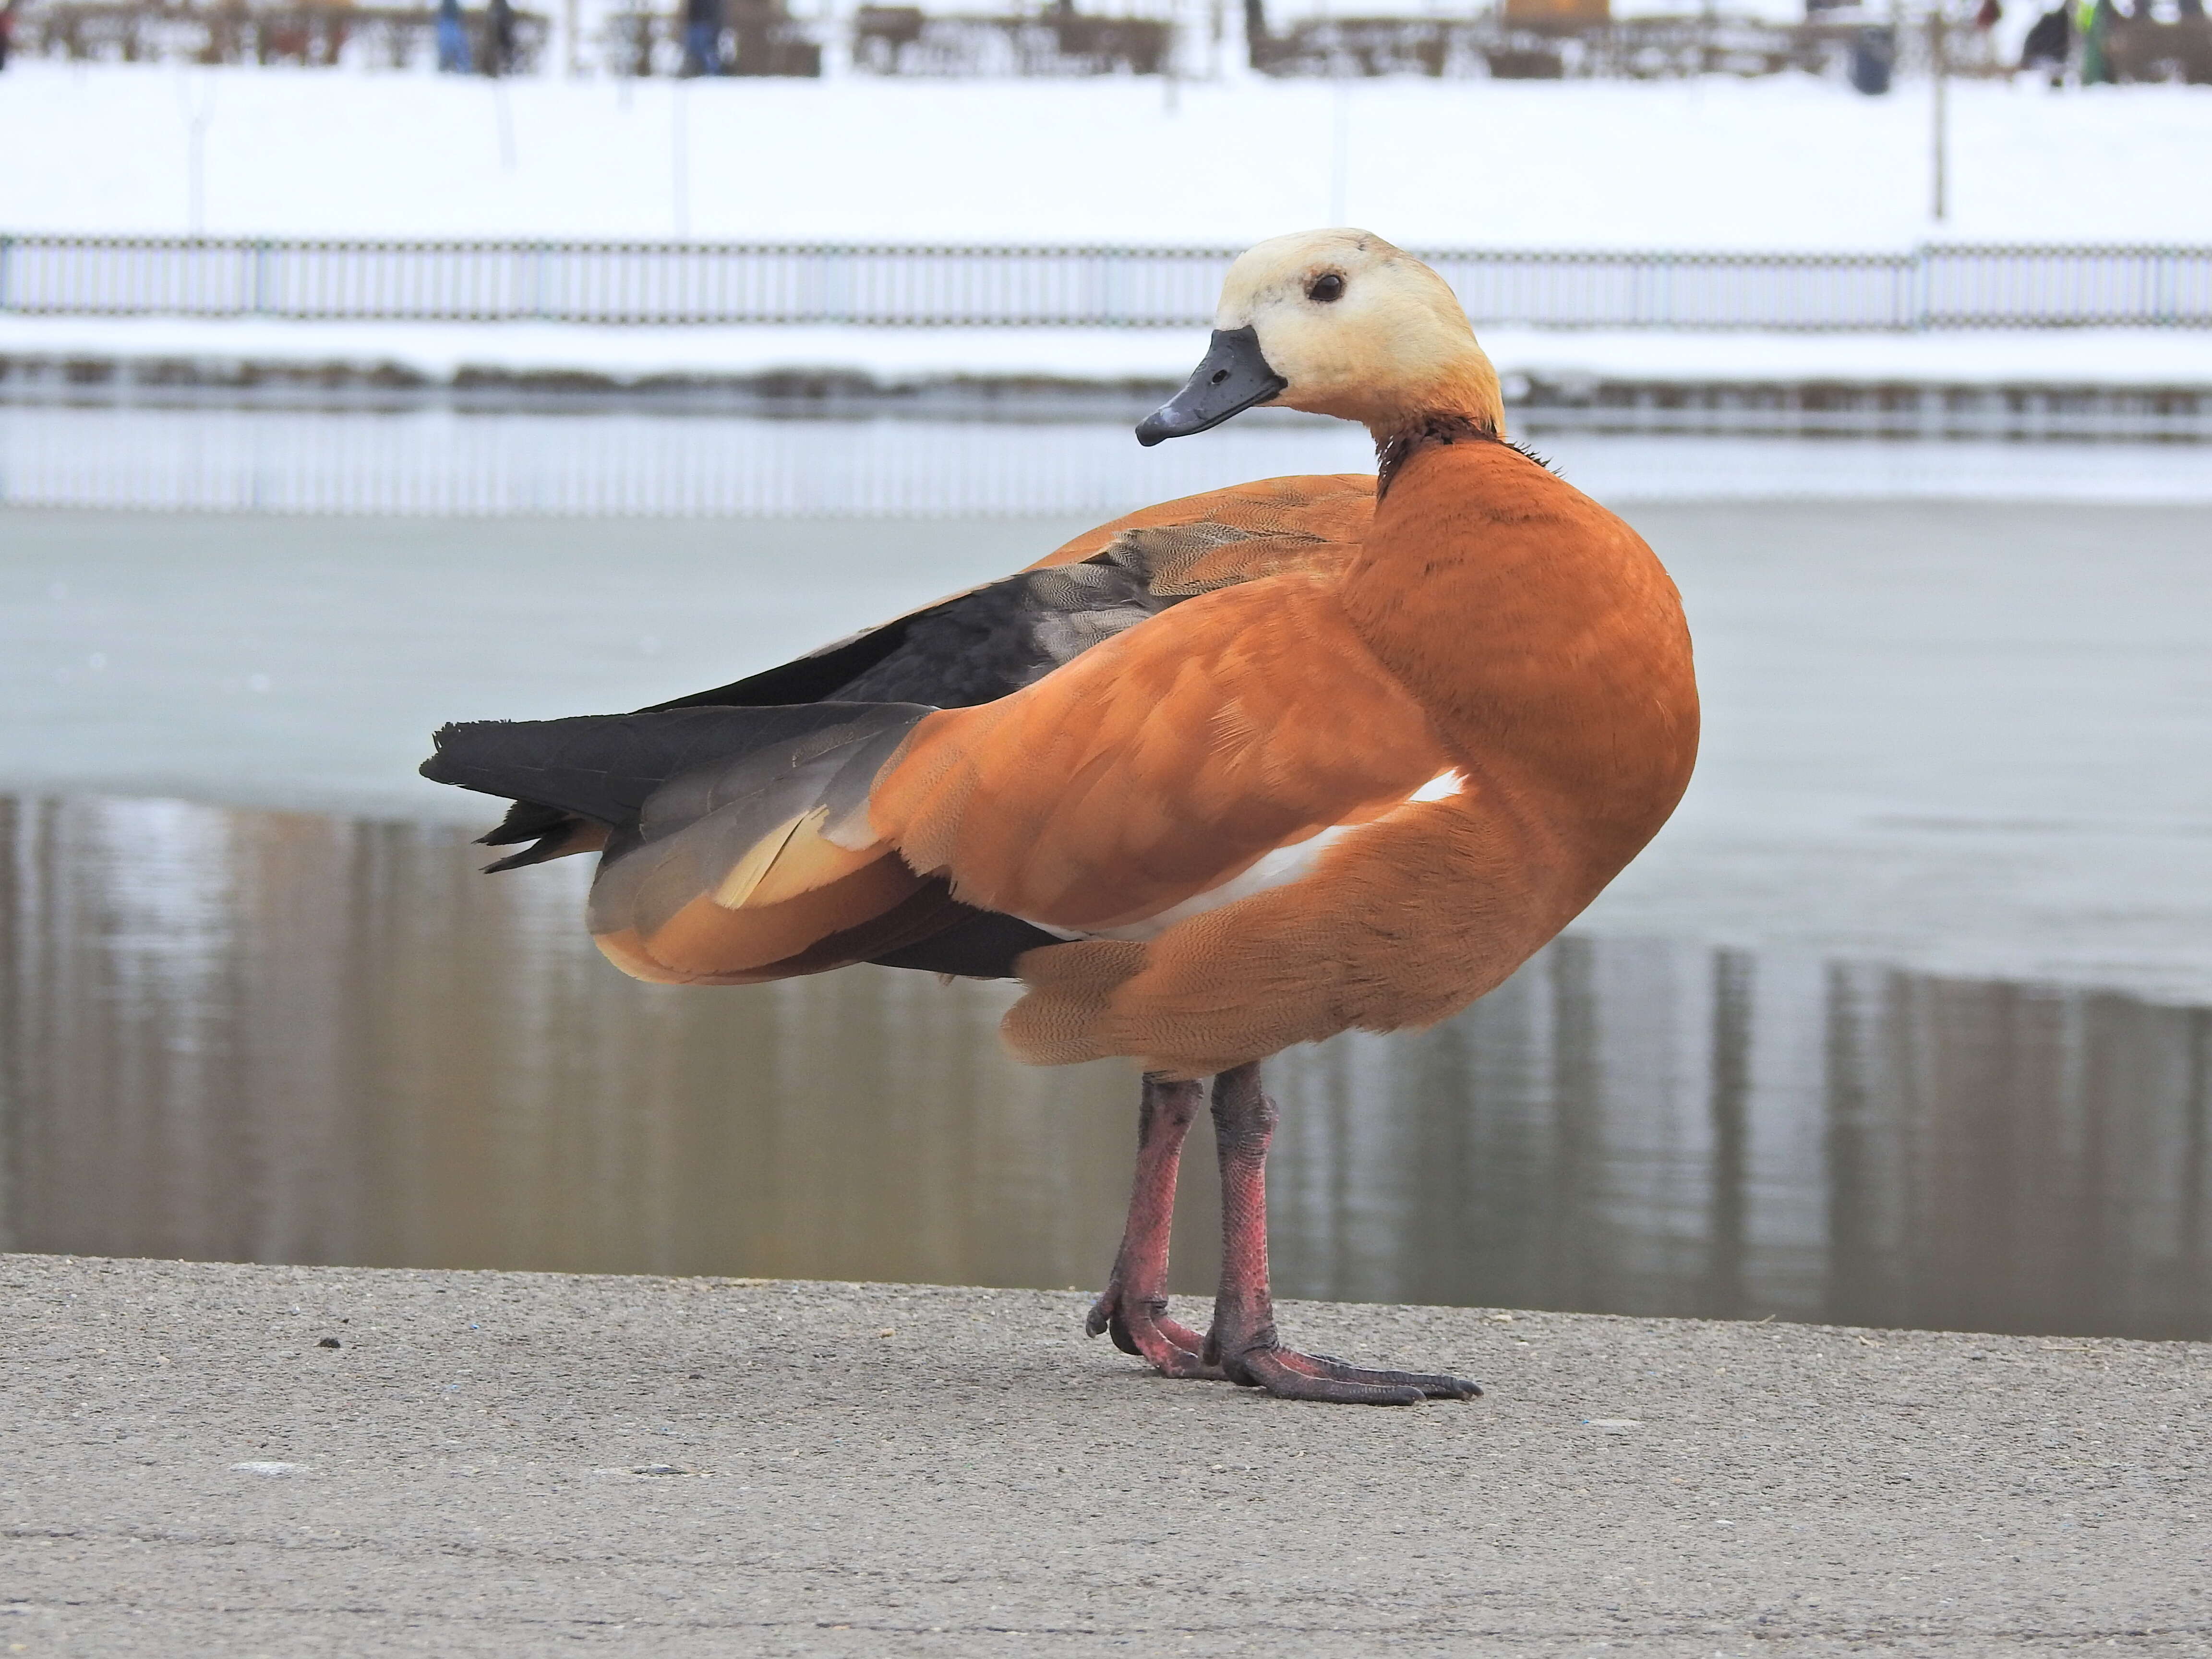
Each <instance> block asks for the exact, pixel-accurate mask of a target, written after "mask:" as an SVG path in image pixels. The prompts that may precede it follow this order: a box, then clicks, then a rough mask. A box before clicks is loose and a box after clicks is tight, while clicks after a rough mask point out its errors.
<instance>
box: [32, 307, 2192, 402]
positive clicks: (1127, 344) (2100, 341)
mask: <svg viewBox="0 0 2212 1659" xmlns="http://www.w3.org/2000/svg"><path fill="white" fill-rule="evenodd" d="M1482 341H1483V344H1484V346H1485V347H1486V349H1488V350H1489V352H1490V355H1491V356H1492V359H1493V360H1494V361H1495V362H1497V364H1498V369H1499V371H1500V373H1502V374H1505V375H1507V376H1509V377H1510V376H1511V375H1514V374H1525V375H1528V376H1530V377H1532V378H1535V379H1539V380H1549V381H1559V380H1571V379H1575V378H1579V377H1587V378H1590V379H1595V380H1640V381H1648V380H1660V381H1667V380H1672V381H1700V382H1702V381H1715V380H1717V381H1743V382H1764V381H1778V382H1784V383H1795V382H1797V381H1803V380H1833V381H1844V382H1852V383H1880V382H1905V383H1912V384H1954V385H1996V384H2014V385H2020V384H2025V385H2045V386H2050V385H2060V386H2212V331H2195V332H2190V331H2159V330H2154V329H2081V330H2064V329H2043V330H2020V331H2003V330H1992V331H1987V332H1980V331H1976V332H1960V333H1955V334H1873V335H1802V334H1760V333H1751V332H1741V333H1738V332H1729V333H1695V332H1689V331H1682V332H1631V331H1590V332H1582V331H1575V332H1556V333H1547V332H1545V331H1541V330H1536V329H1526V328H1517V329H1516V328H1497V329H1485V330H1483V331H1482ZM1204 344H1205V341H1204V338H1203V336H1202V334H1201V332H1200V331H1197V330H1178V329H1157V330H1155V329H1080V328H1035V329H1024V328H967V329H954V328H946V329H899V328H876V329H870V328H769V327H761V328H698V329H676V328H586V327H569V326H563V325H557V324H545V323H503V324H422V323H416V324H389V323H286V322H273V321H265V320H261V319H250V320H240V321H235V322H228V321H201V320H197V319H167V318H129V319H109V318H85V317H8V316H4V315H0V355H6V356H36V357H70V356H82V357H90V358H95V359H103V360H104V359H113V358H121V359H148V358H181V359H189V360H197V361H207V362H258V363H345V364H349V365H354V366H358V367H373V366H375V365H380V364H387V363H388V364H392V365H394V366H397V367H400V368H407V369H410V370H412V371H414V372H415V373H416V374H421V375H422V376H424V377H426V378H428V379H429V380H450V379H451V378H452V377H453V374H455V373H456V372H457V371H458V370H460V369H463V368H489V369H500V370H505V371H509V372H515V373H527V372H532V371H537V370H556V369H566V370H581V371H584V372H586V373H592V374H606V375H611V376H613V377H615V378H617V379H624V378H632V377H636V378H642V377H645V376H648V375H659V374H696V375H731V376H738V375H749V374H764V373H768V372H769V371H773V370H777V369H794V368H796V369H817V370H833V371H845V372H849V373H853V374H861V375H865V376H866V377H868V378H870V379H872V380H876V381H878V382H879V383H882V384H885V385H898V384H902V383H909V382H914V381H918V380H933V379H939V378H943V377H950V376H991V377H1006V378H1021V377H1028V376H1036V377H1043V378H1051V379H1061V378H1065V379H1070V380H1124V379H1141V380H1182V377H1183V376H1184V375H1186V374H1188V373H1189V372H1190V369H1191V367H1192V365H1193V364H1194V363H1195V362H1197V360H1198V357H1199V356H1200V352H1201V351H1202V349H1204Z"/></svg>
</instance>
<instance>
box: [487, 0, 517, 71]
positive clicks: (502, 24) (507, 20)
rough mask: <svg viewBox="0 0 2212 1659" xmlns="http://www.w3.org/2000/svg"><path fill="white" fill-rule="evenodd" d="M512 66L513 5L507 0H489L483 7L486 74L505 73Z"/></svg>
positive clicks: (511, 68)
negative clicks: (487, 4)
mask: <svg viewBox="0 0 2212 1659" xmlns="http://www.w3.org/2000/svg"><path fill="white" fill-rule="evenodd" d="M513 67H514V7H513V5H512V4H511V3H509V0H491V3H490V4H489V6H487V7H486V8H485V9H484V61H483V72H484V73H485V74H486V75H493V76H498V75H505V74H507V72H508V71H509V70H513Z"/></svg>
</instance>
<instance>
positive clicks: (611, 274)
mask: <svg viewBox="0 0 2212 1659" xmlns="http://www.w3.org/2000/svg"><path fill="white" fill-rule="evenodd" d="M1234 257H1235V254H1234V252H1233V251H1232V250H1225V249H1215V248H1160V247H1153V248H1146V247H929V246H908V247H897V246H860V245H853V246H826V245H825V246H797V245H790V244H746V243H689V242H520V241H337V240H308V239H292V238H216V237H165V236H47V235H27V236H0V312H9V313H16V314H18V315H27V316H106V317H140V316H171V317H209V318H237V317H269V318H277V319H289V320H295V321H332V322H339V321H343V322H370V321H386V322H515V321H528V320H542V321H550V322H563V323H597V324H658V325H706V324H714V325H732V324H810V323H811V324H848V325H864V326H870V327H1040V326H1042V327H1093V328H1101V327H1103V328H1189V327H1202V326H1204V325H1206V324H1207V323H1208V322H1209V321H1210V319H1211V318H1212V312H1213V305H1214V298H1215V295H1217V294H1218V292H1219V289H1220V284H1221V278H1222V275H1223V273H1224V272H1225V270H1227V269H1228V266H1229V263H1230V261H1231V259H1232V258H1234ZM1422 257H1424V258H1426V259H1428V260H1429V261H1430V262H1431V264H1434V265H1435V266H1436V267H1437V270H1440V271H1441V272H1442V273H1443V276H1444V277H1445V278H1446V280H1447V281H1449V283H1451V284H1452V286H1453V287H1454V289H1456V290H1457V292H1458V294H1459V296H1460V299H1461V301H1462V303H1463V304H1464V305H1465V306H1466V307H1467V309H1468V315H1470V316H1471V317H1473V318H1474V319H1475V321H1477V322H1478V323H1486V324H1522V325H1530V326H1536V327H1545V328H1698V329H1789V330H1801V331H1804V330H1911V329H1922V328H2074V327H2088V326H2104V327H2112V326H2124V327H2154V328H2212V247H2197V248H2189V247H2163V248H2161V247H1970V246H1925V247H1921V248H1917V249H1915V250H1913V251H1911V252H1902V253H1771V254H1770V253H1674V252H1494V251H1481V250H1469V249H1457V250H1454V249H1443V250H1431V251H1426V252H1424V253H1423V256H1422Z"/></svg>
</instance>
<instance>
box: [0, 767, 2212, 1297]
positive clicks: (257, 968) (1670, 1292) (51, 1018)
mask: <svg viewBox="0 0 2212 1659" xmlns="http://www.w3.org/2000/svg"><path fill="white" fill-rule="evenodd" d="M478 856H479V854H477V851H476V849H474V848H468V847H466V846H465V845H464V844H463V843H462V842H461V840H460V837H459V834H458V833H457V832H454V831H451V830H447V829H440V828H432V827H422V826H416V825H407V824H392V823H357V822H349V821H345V820H341V819H335V818H330V817H314V816H308V815H291V814H283V813H271V812H258V811H235V810H228V809H221V808H213V807H204V806H193V805H181V804H176V803H160V802H143V801H118V802H104V801H73V802H16V803H14V804H12V805H10V806H9V809H8V810H7V811H6V812H5V813H4V814H0V870H4V871H5V872H7V876H6V886H5V887H4V889H0V907H4V908H0V921H4V923H5V929H4V940H5V943H4V945H0V996H4V1001H5V1006H6V1010H7V1024H6V1027H5V1037H6V1044H5V1050H4V1052H5V1056H6V1058H5V1060H4V1064H0V1247H4V1248H12V1249H34V1250H63V1251H82V1252H88V1253H95V1254H104V1255H163V1256H185V1257H204V1258H217V1259H226V1260H256V1261H306V1262H354V1263H367V1264H371V1265H391V1266H403V1265H404V1266H417V1267H514V1268H550V1269H573V1270H586V1271H593V1272H656V1273H733V1274H762V1275H782V1274H802V1275H809V1276H822V1277H830V1278H851V1279H931V1280H939V1281H944V1282H951V1283H983V1284H1000V1285H1053V1286H1059V1285H1091V1284H1092V1283H1093V1282H1095V1281H1096V1280H1097V1278H1098V1276H1099V1275H1100V1274H1101V1273H1103V1271H1104V1269H1105V1267H1106V1266H1107V1264H1108V1263H1109V1261H1110V1260H1111V1257H1112V1254H1113V1249H1114V1243H1115V1238H1116V1237H1117V1236H1118V1232H1119V1228H1120V1219H1121V1201H1122V1200H1123V1197H1124V1196H1125V1193H1126V1182H1127V1175H1128V1168H1129V1160H1130V1157H1131V1154H1132V1152H1133V1120H1134V1105H1135V1093H1136V1091H1135V1084H1134V1080H1133V1078H1132V1076H1131V1075H1130V1074H1129V1073H1127V1071H1126V1070H1125V1069H1124V1068H1122V1067H1121V1066H1119V1065H1115V1064H1100V1065H1094V1066H1082V1067H1076V1068H1072V1069H1066V1070H1057V1071H1048V1072H1042V1071H1032V1070H1027V1069H1024V1068H1022V1067H1019V1066H1014V1065H1012V1064H1011V1063H1009V1062H1008V1061H1006V1060H1005V1059H1003V1057H1001V1056H1000V1054H999V1053H998V1052H997V1049H996V1045H995V1043H994V1041H993V1036H992V1028H993V1026H994V1023H995V1021H996V1019H997V1018H998V1016H999V1014H1000V1012H1002V1011H1003V1009H1004V1008H1005V1006H1006V1003H1007V1001H1008V1000H1009V996H1010V992H1009V990H1008V988H1007V987H1001V986H996V985H975V984H963V985H956V986H951V987H945V986H940V985H939V984H938V983H937V982H936V981H934V980H933V978H931V977H930V976H928V975H915V974H901V973H898V972H896V971H894V970H891V969H850V970H848V971H846V972H843V973H840V974H836V975H827V976H823V977H821V978H817V979H806V980H797V981H787V982H784V983H781V984H777V985H770V986H759V987H743V988H734V989H675V988H671V987H654V986H645V985H640V984H637V983H635V981H629V980H627V979H625V978H623V976H622V975H619V974H617V972H616V971H615V970H614V969H611V968H610V967H608V966H606V965H605V963H602V962H601V961H600V960H599V957H598V956H597V954H596V953H595V952H594V951H592V948H591V946H590V945H589V944H588V942H587V941H586V940H585V939H583V938H582V937H581V935H580V931H579V930H578V928H577V926H576V920H575V918H576V910H577V906H578V903H579V900H580V879H579V877H580V874H581V873H582V872H580V870H579V869H578V868H577V867H576V866H575V865H574V864H569V865H556V866H548V867H546V868H543V869H538V870H533V871H529V872H522V873H521V874H520V876H519V877H517V878H507V879H503V880H498V881H491V880H485V879H483V878H479V877H477V875H475V874H474V873H473V868H474V865H475V863H476V862H477V858H478ZM1271 1070H1272V1077H1273V1086H1274V1088H1275V1089H1276V1091H1277V1092H1278V1093H1279V1096H1280V1097H1281V1099H1282V1102H1283V1106H1284V1123H1283V1129H1282V1132H1281V1135H1280V1139H1279V1142H1278V1153H1277V1156H1276V1158H1275V1160H1274V1163H1273V1167H1272V1176H1271V1179H1272V1182H1273V1193H1274V1211H1273V1223H1274V1248H1275V1254H1276V1258H1277V1272H1278V1284H1279V1288H1280V1289H1281V1290H1282V1291H1284V1292H1285V1293H1286V1294H1297V1295H1310V1296H1328V1297H1351V1298H1358V1299H1380V1300H1413V1301H1424V1302H1443V1303H1456V1304H1504V1305H1507V1306H1528V1307H1547V1308H1575V1309H1586V1310H1601V1311H1610V1312H1621V1313H1655V1314H1700V1315H1711V1316H1722V1317H1731V1318H1741V1317H1750V1318H1757V1317H1760V1316H1765V1315H1769V1314H1773V1315H1779V1316H1784V1317H1788V1318H1813V1319H1828V1320H1840V1321H1844V1322H1857V1323H1869V1324H1877V1325H1929V1326H1940V1327H1947V1328H1969V1329H1983V1330H2010V1331H2062V1332H2074V1333H2080V1334H2125V1335H2134V1336H2195V1337H2200V1338H2202V1337H2206V1336H2212V1273H2208V1271H2207V1270H2208V1268H2212V1260H2208V1252H2212V1009H2208V1008H2204V1007H2197V1006H2159V1005H2154V1004H2150V1003H2147V1002H2145V1001H2142V1000H2139V999H2136V998H2133V997H2130V996H2127V995H2124V994H2118V993H2113V992H2093V991H2069V990H2061V989H2056V988H2052V987H2038V986H2034V985H2026V984H2020V983H2015V982H2008V981H2000V980H1986V979H1960V978H1947V977H1941V976H1936V975H1923V974H1914V973H1909V972H1904V971H1900V970H1898V969H1890V968H1885V967H1882V966H1881V965H1878V964H1872V963H1850V962H1838V961H1833V960H1823V959H1821V958H1820V957H1814V956H1803V955H1794V954H1790V953H1787V952H1773V953H1768V954H1757V955H1755V954H1753V953H1749V952H1745V951H1731V950H1725V949H1722V950H1715V949H1711V948H1707V947H1702V946H1697V945H1682V944H1667V943H1659V942H1653V941H1646V940H1632V939H1604V938H1588V937H1573V936H1571V937H1569V938H1567V939H1563V940H1561V941H1560V942H1559V943H1558V944H1556V945H1553V946H1552V947H1551V948H1550V949H1549V950H1547V951H1545V952H1544V953H1543V954H1542V955H1541V956H1540V957H1537V958H1536V959H1535V960H1534V962H1533V963H1530V964H1529V965H1528V967H1527V968H1526V969H1523V970H1522V973H1521V974H1520V975H1517V976H1516V978H1515V979H1514V980H1513V981H1510V983H1509V984H1508V985H1507V986H1505V987H1504V988H1503V989H1501V990H1500V991H1498V992H1497V993H1495V994H1493V995H1492V996H1490V997H1488V998H1486V999H1485V1000H1483V1001H1482V1002H1480V1003H1479V1004H1477V1005H1476V1006H1474V1008H1472V1009H1470V1010H1468V1012H1466V1013H1464V1014H1462V1015H1461V1016H1459V1017H1458V1018H1454V1019H1452V1020H1449V1021H1447V1022H1446V1023H1445V1024H1443V1025H1441V1026H1439V1027H1437V1029H1435V1030H1431V1031H1428V1032H1425V1033H1422V1034H1419V1035H1414V1036H1397V1037H1393V1038H1388V1039H1383V1038H1374V1037H1361V1036H1351V1037H1344V1038H1339V1039H1337V1040H1336V1041H1334V1042H1328V1043H1325V1044H1322V1045H1321V1046H1319V1047H1318V1048H1311V1049H1306V1050H1299V1051H1294V1052H1293V1053H1292V1054H1290V1055H1286V1056H1285V1057H1283V1058H1282V1059H1281V1060H1278V1061H1276V1062H1273V1065H1272V1068H1271ZM1211 1183H1212V1170H1211V1160H1210V1158H1209V1157H1208V1155H1207V1154H1206V1150H1205V1149H1204V1148H1203V1147H1202V1146H1200V1147H1199V1149H1198V1152H1197V1155H1196V1156H1194V1158H1192V1160H1191V1162H1190V1165H1189V1168H1188V1171H1187V1174H1186V1177H1185V1202H1184V1205H1183V1214H1182V1218H1181V1219H1182V1225H1181V1226H1180V1227H1179V1230H1178V1233H1177V1255H1176V1282H1177V1284H1178V1285H1179V1286H1180V1287H1181V1288H1182V1289H1183V1290H1186V1291H1206V1290H1207V1289H1208V1288H1209V1287H1210V1285H1211V1278H1212V1269H1213V1266H1214V1263H1215V1261H1216V1259H1217V1257H1216V1251H1215V1248H1214V1242H1213V1238H1212V1228H1213V1226H1214V1225H1215V1222H1214V1218H1215V1215H1216V1213H1217V1212H1216V1210H1215V1207H1214V1204H1213V1195H1212V1184H1211Z"/></svg>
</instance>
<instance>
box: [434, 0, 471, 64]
mask: <svg viewBox="0 0 2212 1659" xmlns="http://www.w3.org/2000/svg"><path fill="white" fill-rule="evenodd" d="M438 70H439V73H441V74H442V75H466V74H467V73H468V72H469V29H468V25H467V24H466V23H465V22H463V21H461V0H438Z"/></svg>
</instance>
